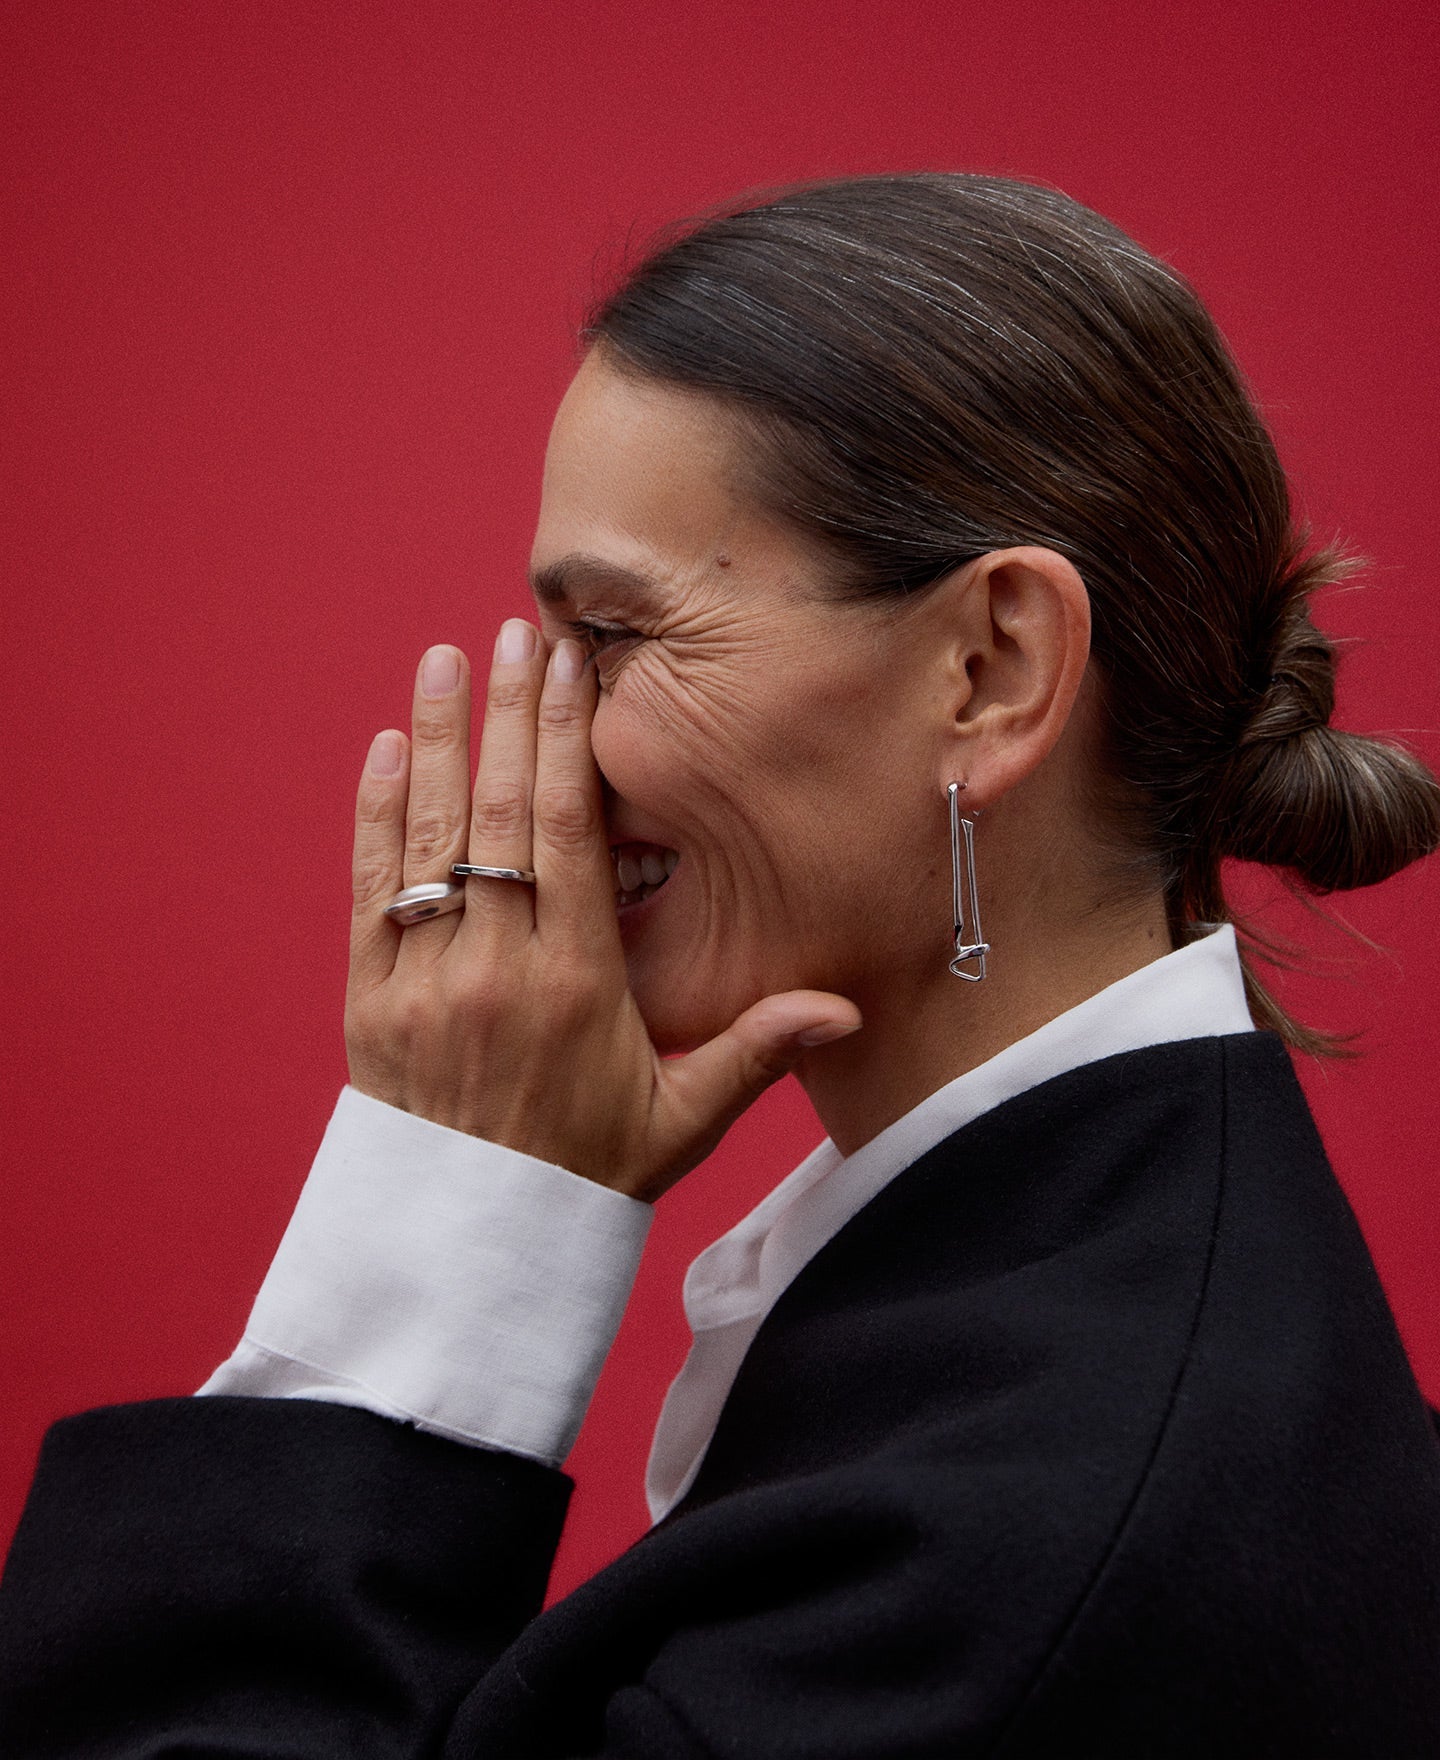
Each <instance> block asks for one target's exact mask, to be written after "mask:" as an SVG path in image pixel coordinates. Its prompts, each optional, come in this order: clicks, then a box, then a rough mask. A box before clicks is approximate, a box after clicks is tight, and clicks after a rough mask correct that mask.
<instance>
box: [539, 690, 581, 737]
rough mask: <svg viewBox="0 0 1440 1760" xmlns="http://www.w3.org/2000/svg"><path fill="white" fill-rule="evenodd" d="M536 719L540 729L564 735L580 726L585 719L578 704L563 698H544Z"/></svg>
mask: <svg viewBox="0 0 1440 1760" xmlns="http://www.w3.org/2000/svg"><path fill="white" fill-rule="evenodd" d="M538 719H539V723H540V726H541V727H543V728H548V729H549V730H550V731H551V732H560V733H565V732H568V731H569V730H570V729H572V728H575V727H579V726H582V725H583V723H584V719H585V717H584V714H583V713H582V710H581V706H580V704H579V703H578V702H574V701H571V700H567V699H566V698H564V697H545V698H542V699H541V703H540V714H539V718H538Z"/></svg>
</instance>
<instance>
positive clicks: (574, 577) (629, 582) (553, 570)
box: [530, 551, 662, 605]
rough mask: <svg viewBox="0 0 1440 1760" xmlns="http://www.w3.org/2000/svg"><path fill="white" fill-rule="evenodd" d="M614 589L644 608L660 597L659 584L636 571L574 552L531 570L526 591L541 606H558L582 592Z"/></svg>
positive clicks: (601, 558) (596, 557)
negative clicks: (531, 594) (607, 588)
mask: <svg viewBox="0 0 1440 1760" xmlns="http://www.w3.org/2000/svg"><path fill="white" fill-rule="evenodd" d="M587 587H588V588H590V589H591V590H592V591H593V590H594V589H596V588H602V587H610V588H616V587H618V588H619V589H620V590H621V591H622V592H625V593H629V594H630V595H631V597H632V598H634V599H636V600H638V601H639V602H640V603H642V604H645V605H654V604H656V603H658V602H659V600H660V598H661V596H662V589H661V586H660V583H659V582H658V581H656V580H654V579H653V578H652V577H651V576H650V575H647V574H641V573H640V572H639V570H638V569H633V568H626V567H624V565H623V564H621V563H619V562H607V561H606V560H605V558H604V557H603V556H589V555H587V554H585V552H583V551H576V552H574V553H572V554H571V555H569V556H562V557H560V558H559V560H558V561H555V562H547V563H546V565H545V567H544V568H537V569H533V570H532V571H531V574H530V590H531V591H532V592H533V593H534V595H535V597H536V598H537V599H538V600H539V601H540V602H541V604H542V605H560V604H563V603H564V602H565V601H566V600H569V599H574V598H576V597H577V596H578V595H579V594H580V593H581V592H583V591H584V590H585V589H586V588H587Z"/></svg>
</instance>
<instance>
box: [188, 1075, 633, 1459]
mask: <svg viewBox="0 0 1440 1760" xmlns="http://www.w3.org/2000/svg"><path fill="white" fill-rule="evenodd" d="M652 1216H653V1211H652V1209H651V1206H650V1205H648V1204H645V1203H642V1202H641V1201H640V1200H639V1199H637V1198H629V1197H626V1196H625V1195H624V1194H623V1193H621V1192H615V1191H612V1190H610V1188H609V1187H607V1186H601V1185H597V1184H596V1183H595V1182H594V1181H593V1180H587V1179H581V1178H580V1177H579V1176H578V1175H576V1174H573V1173H569V1172H567V1171H566V1170H565V1169H564V1168H563V1167H556V1166H553V1165H552V1164H551V1163H550V1162H548V1161H537V1160H536V1159H535V1158H534V1157H533V1156H530V1155H523V1154H521V1153H520V1152H519V1151H518V1150H515V1149H507V1148H504V1147H502V1146H501V1145H499V1144H497V1143H487V1142H483V1141H481V1140H480V1139H479V1138H476V1137H469V1136H466V1135H464V1134H463V1133H462V1132H460V1131H452V1130H450V1129H448V1128H447V1127H446V1126H444V1125H439V1124H434V1123H432V1122H431V1121H430V1120H429V1119H426V1118H416V1117H415V1116H414V1115H413V1114H411V1113H408V1112H401V1111H400V1110H398V1109H397V1108H396V1107H393V1106H387V1105H386V1104H385V1103H384V1102H383V1101H380V1100H372V1099H371V1098H370V1097H369V1096H368V1095H366V1094H361V1093H360V1092H359V1091H358V1090H356V1089H354V1088H349V1087H347V1088H345V1089H343V1090H342V1092H341V1095H340V1099H339V1102H338V1104H337V1105H336V1108H335V1112H334V1115H333V1116H332V1118H331V1120H330V1124H329V1127H328V1129H327V1130H326V1132H325V1139H324V1141H323V1142H322V1143H321V1145H320V1152H319V1154H318V1155H317V1156H316V1158H315V1164H314V1166H313V1167H312V1168H311V1170H310V1177H309V1179H308V1180H307V1181H306V1183H305V1188H304V1190H303V1191H302V1192H301V1194H300V1201H299V1203H298V1204H297V1205H296V1207H295V1214H294V1216H293V1217H292V1218H291V1221H290V1226H289V1227H288V1228H287V1229H286V1231H285V1236H284V1239H283V1240H282V1241H281V1243H280V1248H279V1251H278V1252H277V1253H276V1255H275V1259H274V1262H273V1264H272V1265H271V1267H270V1270H269V1272H268V1273H267V1275H266V1278H265V1281H264V1283H263V1284H262V1285H261V1288H260V1294H259V1296H258V1297H257V1298H256V1301H255V1306H254V1309H253V1310H252V1312H251V1315H250V1321H249V1324H248V1326H247V1327H246V1329H245V1337H244V1339H243V1340H242V1341H241V1344H240V1346H239V1348H238V1349H237V1350H236V1352H235V1354H234V1355H233V1356H232V1357H230V1358H229V1359H228V1361H226V1362H225V1363H223V1364H222V1365H221V1366H220V1368H219V1369H217V1370H216V1371H215V1373H214V1374H213V1375H212V1376H211V1377H210V1379H209V1380H208V1381H207V1382H206V1383H205V1385H204V1386H203V1387H202V1388H200V1390H199V1391H200V1392H201V1393H202V1394H246V1395H259V1396H262V1397H271V1398H289V1399H325V1400H332V1401H337V1402H339V1403H341V1404H348V1405H358V1406H364V1407H367V1408H368V1409H369V1410H371V1411H376V1412H379V1413H381V1414H382V1415H383V1416H385V1417H390V1418H401V1419H405V1420H408V1421H410V1422H412V1423H414V1424H416V1425H418V1426H419V1427H420V1428H421V1429H424V1430H433V1431H435V1432H437V1433H438V1434H440V1435H442V1436H449V1437H452V1438H454V1439H455V1440H456V1441H459V1442H466V1443H471V1444H475V1445H479V1446H483V1447H487V1448H499V1449H504V1450H506V1451H508V1452H510V1453H513V1454H523V1455H528V1456H529V1457H531V1458H532V1459H534V1460H540V1461H544V1462H546V1463H547V1464H549V1465H558V1464H559V1463H560V1462H561V1461H562V1460H563V1459H564V1458H565V1456H566V1455H567V1454H568V1453H569V1452H570V1449H571V1447H572V1445H573V1444H574V1441H575V1437H576V1435H577V1434H578V1432H579V1429H580V1425H581V1422H582V1420H583V1419H584V1416H585V1408H586V1407H587V1406H588V1405H589V1403H590V1396H591V1394H592V1393H593V1392H594V1388H595V1383H596V1381H597V1380H598V1379H599V1376H600V1370H601V1368H602V1367H603V1366H604V1362H605V1358H606V1356H607V1354H608V1353H609V1350H610V1346H611V1344H612V1343H613V1342H614V1338H615V1333H616V1331H617V1330H618V1328H619V1325H620V1319H621V1316H622V1315H623V1313H624V1311H625V1303H626V1301H627V1300H628V1298H629V1294H630V1286H631V1284H632V1283H633V1281H634V1278H635V1272H636V1270H637V1268H638V1266H639V1263H640V1254H641V1251H642V1249H643V1248H644V1245H645V1237H646V1235H647V1234H648V1233H649V1230H650V1222H651V1218H652Z"/></svg>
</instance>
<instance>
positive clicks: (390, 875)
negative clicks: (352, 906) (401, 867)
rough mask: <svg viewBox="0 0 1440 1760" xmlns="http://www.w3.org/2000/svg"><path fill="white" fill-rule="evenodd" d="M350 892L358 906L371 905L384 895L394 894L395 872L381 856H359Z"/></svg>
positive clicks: (351, 878) (352, 870)
mask: <svg viewBox="0 0 1440 1760" xmlns="http://www.w3.org/2000/svg"><path fill="white" fill-rule="evenodd" d="M350 890H351V892H352V893H353V895H354V898H355V902H356V904H362V905H364V904H369V903H371V901H372V900H374V899H377V898H379V897H381V896H382V895H383V894H388V893H391V892H394V890H395V873H394V870H393V869H392V868H391V866H390V864H389V863H388V862H386V861H382V860H381V858H380V857H379V856H358V857H357V858H356V860H355V864H354V867H353V868H352V869H351V873H350Z"/></svg>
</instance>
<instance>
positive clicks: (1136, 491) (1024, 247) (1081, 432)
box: [582, 173, 1440, 1052]
mask: <svg viewBox="0 0 1440 1760" xmlns="http://www.w3.org/2000/svg"><path fill="white" fill-rule="evenodd" d="M582 339H583V341H584V342H586V343H587V344H593V343H601V344H603V345H604V347H605V349H606V351H607V353H608V354H609V356H610V357H611V358H612V359H613V360H614V362H615V363H616V365H617V366H618V367H619V368H620V369H622V370H626V371H629V372H632V373H636V374H638V375H641V376H643V377H646V378H652V379H655V380H659V381H661V382H665V383H669V384H673V385H676V386H680V387H685V388H688V389H692V390H698V391H702V392H705V393H707V394H710V395H712V396H714V397H716V398H719V399H721V400H723V401H724V402H725V403H726V404H727V405H729V406H730V407H731V408H732V410H733V411H734V412H735V413H736V414H737V415H738V416H739V418H740V419H741V422H742V424H743V426H744V429H745V430H746V433H747V438H748V439H749V440H750V441H752V442H753V445H751V446H750V447H749V448H748V449H747V450H748V453H749V462H750V471H751V476H750V480H749V483H748V486H749V487H750V489H751V490H752V491H753V492H754V493H755V494H757V495H758V496H759V498H760V499H761V501H762V503H763V504H764V505H766V506H767V507H768V508H769V510H770V511H771V512H773V513H775V514H777V515H779V516H780V517H781V518H783V519H785V520H787V521H789V522H790V523H791V524H792V525H793V526H795V527H797V528H799V529H800V530H801V531H802V532H803V533H804V534H806V535H807V536H808V537H810V538H811V539H812V540H814V541H815V542H817V543H818V544H819V545H820V546H821V547H822V549H823V550H824V551H825V552H826V553H827V555H828V557H829V559H830V561H831V562H832V563H833V569H834V574H833V578H834V584H835V590H836V591H837V592H838V593H841V594H843V595H845V596H848V597H858V598H863V599H871V600H884V599H887V598H891V597H895V596H900V595H908V594H914V593H916V592H921V591H923V590H924V589H925V588H926V587H928V586H930V585H932V584H933V583H935V582H937V581H938V580H940V579H941V578H942V577H943V576H945V575H946V574H948V573H949V572H950V571H951V570H953V569H954V568H956V567H958V566H959V565H961V564H962V563H964V562H967V561H970V560H972V559H974V558H975V557H977V556H981V555H984V554H985V553H986V552H988V551H992V550H997V549H1004V548H1008V547H1010V546H1015V545H1027V544H1033V545H1043V546H1045V547H1047V548H1049V549H1053V550H1056V551H1058V552H1059V553H1060V554H1061V555H1063V556H1065V557H1067V558H1068V559H1069V560H1070V561H1071V562H1072V563H1073V564H1074V566H1075V567H1076V569H1077V570H1078V572H1079V573H1080V575H1081V577H1082V579H1083V580H1084V582H1085V585H1086V588H1087V590H1088V592H1089V595H1090V603H1091V614H1092V626H1093V630H1092V649H1091V652H1092V656H1093V660H1094V665H1095V669H1096V671H1097V673H1098V683H1099V688H1100V699H1101V704H1102V715H1101V726H1102V734H1101V738H1102V746H1103V751H1102V765H1101V770H1102V776H1101V778H1100V782H1099V788H1100V796H1099V798H1100V799H1101V800H1102V803H1103V805H1104V806H1105V808H1106V809H1107V812H1106V814H1105V815H1104V817H1105V822H1106V823H1107V824H1110V825H1112V826H1113V827H1114V829H1115V838H1114V843H1115V847H1116V849H1117V850H1118V851H1123V852H1124V855H1123V856H1122V857H1120V858H1119V860H1120V867H1121V870H1122V871H1123V872H1124V873H1125V874H1126V875H1127V876H1128V880H1127V882H1126V883H1127V884H1128V885H1132V886H1138V885H1144V886H1145V887H1147V888H1150V887H1154V886H1155V885H1157V884H1158V885H1159V886H1161V887H1163V890H1164V894H1165V899H1166V906H1167V912H1168V916H1169V920H1170V929H1171V935H1172V939H1173V940H1174V942H1175V944H1176V945H1177V946H1178V945H1181V944H1182V943H1183V942H1184V941H1185V940H1186V939H1188V938H1189V937H1190V936H1191V935H1193V933H1194V926H1195V925H1196V924H1197V923H1218V922H1230V921H1235V917H1234V915H1233V913H1232V911H1231V909H1230V907H1229V905H1228V904H1227V901H1226V898H1225V891H1224V885H1223V879H1222V862H1223V860H1224V858H1226V857H1227V856H1228V857H1236V858H1240V859H1242V860H1246V861H1251V862H1260V863H1265V864H1268V865H1270V866H1273V867H1275V868H1278V869H1281V870H1283V871H1284V873H1285V875H1286V877H1287V879H1288V880H1289V881H1290V882H1291V884H1292V885H1296V886H1297V887H1298V888H1300V889H1302V890H1305V891H1308V892H1311V893H1316V894H1322V893H1329V892H1333V891H1336V890H1340V889H1345V888H1350V887H1357V886H1369V885H1371V884H1373V883H1374V882H1376V881H1379V880H1383V879H1385V878H1386V877H1387V876H1388V875H1390V874H1393V873H1394V872H1395V871H1396V870H1397V869H1399V868H1401V867H1403V866H1405V864H1406V863H1408V862H1411V861H1414V860H1415V859H1416V858H1417V857H1419V856H1422V855H1425V854H1428V853H1429V852H1430V851H1431V850H1433V849H1434V848H1435V847H1436V845H1437V843H1440V788H1437V784H1436V782H1435V779H1434V777H1433V776H1432V775H1431V774H1430V772H1429V771H1428V770H1427V769H1426V768H1425V766H1424V765H1423V764H1422V763H1421V762H1420V761H1419V760H1418V759H1417V758H1415V757H1414V756H1413V755H1412V754H1410V753H1409V752H1407V751H1405V750H1403V749H1402V748H1401V747H1399V746H1397V745H1394V744H1391V743H1388V742H1385V741H1381V740H1376V739H1369V738H1363V737H1361V736H1359V735H1357V734H1353V733H1346V732H1342V731H1340V730H1338V729H1335V728H1332V727H1331V726H1330V724H1329V723H1330V714H1331V710H1332V707H1333V703H1334V675H1335V652H1334V648H1333V646H1332V644H1331V643H1330V641H1329V640H1328V639H1327V638H1326V637H1325V636H1324V635H1323V634H1322V633H1321V632H1320V631H1319V630H1318V629H1317V628H1316V626H1315V625H1314V623H1313V622H1312V621H1311V618H1310V614H1309V609H1308V605H1309V599H1310V595H1311V593H1312V592H1313V591H1314V590H1315V589H1316V588H1317V587H1320V586H1324V585H1327V584H1329V583H1332V582H1335V581H1338V580H1339V579H1341V578H1343V577H1344V576H1345V575H1346V574H1348V573H1349V572H1350V571H1351V568H1352V567H1353V564H1351V563H1349V562H1348V561H1347V560H1346V559H1345V558H1344V557H1343V556H1342V555H1341V554H1340V553H1339V552H1338V551H1336V550H1335V549H1333V548H1314V547H1312V546H1311V545H1310V544H1309V542H1308V539H1307V535H1306V534H1305V533H1304V532H1303V531H1301V530H1298V529H1297V527H1296V525H1295V522H1294V519H1293V516H1292V512H1291V507H1290V497H1289V493H1288V490H1287V486H1286V481H1285V476H1284V472H1283V470H1282V469H1281V466H1280V462H1279V459H1278V457H1277V454H1276V451H1275V447H1274V444H1273V442H1272V441H1271V438H1270V436H1269V434H1268V433H1267V431H1266V428H1265V425H1264V423H1263V422H1262V420H1261V419H1260V416H1259V414H1258V413H1257V411H1256V409H1255V406H1254V404H1253V403H1252V401H1251V399H1250V396H1249V395H1248V393H1247V390H1246V388H1245V385H1244V382H1243V380H1242V379H1241V376H1240V374H1239V371H1238V369H1237V368H1236V366H1235V364H1234V362H1233V361H1232V360H1231V358H1230V355H1229V353H1228V350H1227V349H1226V346H1225V343H1224V341H1223V339H1222V338H1221V336H1220V334H1219V331H1218V330H1217V328H1216V326H1215V324H1214V322H1213V321H1212V320H1211V318H1210V316H1209V314H1208V313H1207V312H1206V310H1205V308H1204V306H1203V305H1202V304H1201V302H1200V300H1199V298H1198V296H1197V295H1196V294H1195V292H1194V290H1193V289H1192V288H1191V287H1190V286H1189V284H1188V283H1187V282H1186V281H1185V280H1184V279H1183V278H1182V277H1181V276H1180V275H1179V274H1177V273H1176V271H1175V270H1174V269H1172V268H1170V267H1169V266H1168V265H1167V264H1165V263H1162V262H1160V261H1159V260H1158V259H1157V258H1155V257H1153V256H1151V255H1150V254H1149V253H1147V252H1146V251H1144V250H1142V249H1141V248H1140V246H1139V245H1137V244H1136V243H1135V242H1134V241H1133V240H1132V239H1131V238H1129V237H1128V236H1127V235H1126V234H1125V233H1123V232H1122V231H1120V230H1119V228H1118V227H1116V226H1114V225H1112V224H1111V223H1110V222H1109V221H1108V220H1105V219H1104V218H1102V217H1101V216H1100V215H1098V214H1096V213H1093V212H1092V211H1091V210H1090V209H1088V208H1085V207H1082V206H1081V205H1080V204H1079V203H1078V202H1075V201H1072V200H1071V199H1070V198H1069V197H1067V196H1065V195H1062V194H1060V193H1059V192H1058V191H1056V190H1052V189H1047V188H1045V187H1042V186H1038V185H1032V184H1027V183H1021V182H1016V181H1013V180H1011V179H1005V178H992V177H981V176H974V175H967V174H958V173H954V174H950V173H946V174H941V173H917V174H911V175H904V176H886V177H865V178H856V179H850V180H844V181H838V182H828V183H820V184H814V185H809V186H805V187H801V188H797V189H792V190H787V191H783V192H780V193H779V194H774V195H771V196H769V197H767V198H765V199H762V200H759V201H757V202H754V203H753V204H750V205H746V206H744V207H742V208H739V209H729V210H726V211H724V212H721V213H719V214H715V215H712V216H709V217H707V218H706V219H704V220H702V221H700V222H699V223H698V224H695V223H692V224H690V225H688V226H687V227H685V228H683V229H680V230H678V231H677V232H674V233H672V234H671V235H670V236H668V237H667V238H665V239H664V240H662V241H661V243H660V244H659V245H658V246H657V247H656V248H655V249H654V250H653V251H652V252H651V254H650V255H649V256H648V257H646V258H645V260H643V261H642V262H640V263H639V264H638V266H636V267H634V268H633V269H632V270H631V271H630V272H629V273H628V275H627V276H626V277H625V279H624V280H623V282H622V284H621V285H620V286H619V287H618V288H617V289H616V290H615V291H613V292H611V293H610V294H609V295H608V296H607V297H605V298H604V299H603V300H602V301H601V303H599V304H598V305H597V307H596V308H595V309H594V311H593V312H592V313H591V315H590V317H589V319H588V321H587V323H586V325H585V327H584V330H583V332H582ZM1238 926H1239V927H1241V928H1242V929H1243V928H1244V925H1243V924H1241V925H1238ZM1249 938H1250V940H1251V941H1252V943H1253V944H1254V945H1255V946H1258V947H1260V948H1261V949H1264V948H1266V947H1267V945H1268V944H1267V943H1265V942H1264V941H1262V940H1261V939H1260V938H1259V937H1257V936H1253V935H1251V936H1250V937H1249ZM1271 952H1272V953H1273V949H1271ZM1245 966H1246V984H1247V990H1248V993H1249V999H1250V1006H1251V1011H1252V1014H1253V1015H1254V1017H1255V1019H1256V1021H1257V1024H1259V1025H1262V1026H1268V1027H1270V1028H1272V1029H1273V1030H1275V1031H1278V1032H1279V1033H1280V1034H1281V1035H1282V1037H1284V1039H1285V1040H1286V1041H1287V1042H1288V1043H1289V1044H1291V1045H1293V1046H1296V1047H1299V1048H1301V1049H1305V1050H1308V1051H1312V1052H1320V1051H1327V1050H1330V1051H1333V1050H1334V1049H1335V1048H1336V1042H1335V1041H1334V1040H1333V1039H1331V1038H1330V1037H1328V1036H1327V1035H1325V1034H1322V1033H1319V1032H1316V1031H1314V1030H1312V1029H1310V1028H1307V1027H1305V1026H1303V1025H1301V1024H1300V1023H1299V1022H1298V1021H1296V1020H1294V1019H1292V1018H1291V1016H1290V1015H1288V1014H1287V1013H1286V1012H1285V1010H1284V1009H1282V1008H1281V1007H1280V1005H1279V1004H1278V1003H1277V1002H1276V1001H1275V1000H1274V998H1272V997H1271V996H1270V995H1269V994H1268V992H1267V991H1266V989H1265V988H1264V986H1263V985H1262V984H1261V983H1260V981H1259V979H1258V978H1257V977H1256V975H1255V972H1254V969H1253V965H1252V963H1251V959H1250V957H1249V950H1248V949H1247V950H1246V960H1245Z"/></svg>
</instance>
